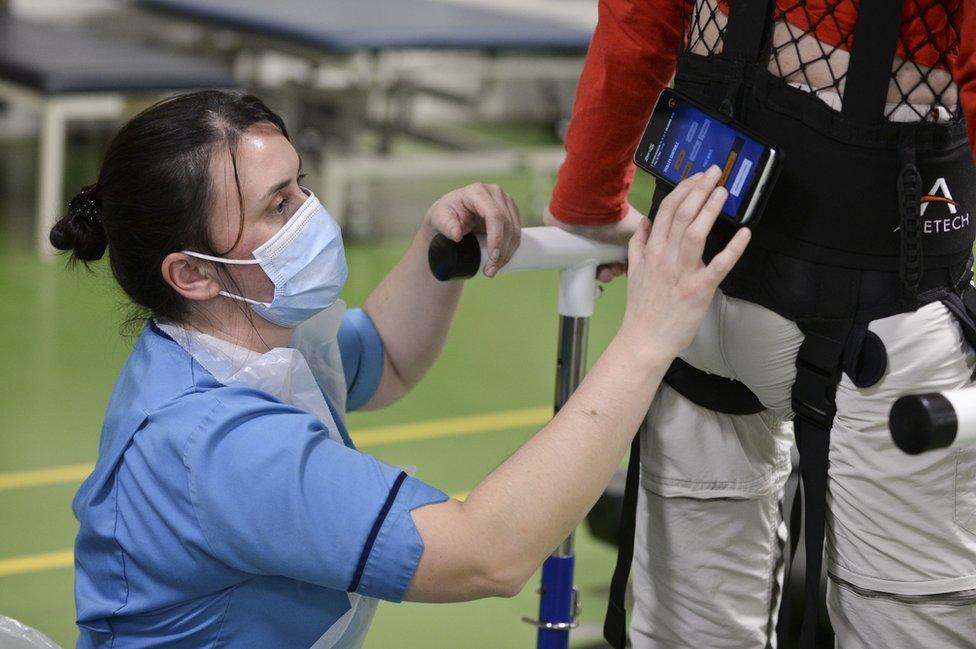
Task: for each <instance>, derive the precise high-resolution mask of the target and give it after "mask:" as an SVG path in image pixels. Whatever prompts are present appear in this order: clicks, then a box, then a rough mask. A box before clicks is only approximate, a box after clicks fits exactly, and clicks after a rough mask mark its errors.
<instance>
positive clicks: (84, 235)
mask: <svg viewBox="0 0 976 649" xmlns="http://www.w3.org/2000/svg"><path fill="white" fill-rule="evenodd" d="M97 192H98V188H97V187H96V186H95V185H88V186H87V187H83V188H82V189H81V191H79V192H78V193H77V194H75V197H74V198H72V199H71V202H70V203H69V204H68V213H67V214H65V215H64V216H63V217H61V220H59V221H58V222H57V223H56V224H55V225H54V227H53V228H51V234H50V237H49V238H50V241H51V245H52V246H54V247H55V248H57V249H58V250H71V251H72V256H73V257H74V258H75V259H80V260H81V261H95V260H96V259H101V258H102V255H104V254H105V248H106V246H107V245H108V239H107V238H106V236H105V227H104V226H103V225H102V214H101V202H100V201H99V200H98V196H97Z"/></svg>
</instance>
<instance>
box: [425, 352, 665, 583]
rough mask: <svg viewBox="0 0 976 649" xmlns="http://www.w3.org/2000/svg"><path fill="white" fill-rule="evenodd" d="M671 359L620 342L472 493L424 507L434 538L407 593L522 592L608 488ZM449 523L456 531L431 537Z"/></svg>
mask: <svg viewBox="0 0 976 649" xmlns="http://www.w3.org/2000/svg"><path fill="white" fill-rule="evenodd" d="M670 361H671V359H670V358H668V357H663V356H662V357H648V352H647V351H646V347H645V351H641V348H640V347H635V346H631V345H629V344H627V343H626V341H625V340H624V339H623V338H621V337H620V336H618V337H617V338H615V339H614V341H613V342H612V343H611V344H610V346H608V347H607V349H606V351H605V352H604V353H603V354H602V355H601V357H600V358H599V360H598V361H597V363H596V364H595V365H594V366H593V369H592V370H591V371H590V372H589V374H588V375H587V376H586V378H585V379H584V381H583V382H582V384H581V385H580V386H579V388H578V389H577V390H576V392H575V393H574V394H573V396H572V398H570V400H569V401H568V402H567V403H566V405H565V406H564V407H563V408H562V409H561V410H560V411H559V413H558V414H557V415H556V416H555V417H554V418H553V420H552V421H551V422H550V423H549V424H548V425H547V426H546V427H545V428H543V429H542V430H541V431H539V433H537V434H536V435H535V436H534V437H533V438H532V439H531V440H529V441H528V442H527V443H526V444H525V445H524V446H522V447H521V448H520V449H519V450H518V451H516V452H515V453H514V454H513V455H512V456H511V457H510V458H508V460H506V461H505V462H504V463H503V464H502V465H501V466H499V467H498V468H497V469H495V470H494V471H492V472H491V473H490V474H489V475H488V476H487V477H486V478H485V479H484V480H482V481H481V482H480V483H479V484H478V486H477V487H475V489H474V490H473V491H472V492H471V494H470V495H469V496H468V498H467V500H466V501H465V502H464V503H457V502H456V501H452V502H448V503H441V504H439V505H432V506H428V507H424V508H422V509H419V510H417V511H415V512H414V513H413V514H414V519H415V521H416V522H417V525H418V527H419V528H420V529H421V534H422V535H423V536H424V538H425V541H426V540H427V539H430V540H431V542H428V544H427V547H426V548H425V552H424V556H423V557H422V558H421V564H420V567H419V568H418V570H417V574H416V576H415V578H414V582H413V584H412V585H411V589H410V591H409V592H408V594H407V596H408V598H410V599H416V600H423V601H457V600H459V599H472V598H476V597H484V596H487V595H498V594H503V595H504V594H515V593H517V592H518V591H519V590H520V589H521V587H522V585H524V583H525V581H526V580H527V579H528V578H529V577H530V576H531V575H532V574H533V572H534V571H535V570H536V569H537V568H538V566H539V564H540V563H542V561H543V560H544V559H545V558H546V557H547V556H548V555H549V554H550V553H551V552H552V550H553V549H554V548H555V547H556V546H557V545H558V544H559V543H560V542H561V541H562V540H563V539H564V538H565V537H566V536H567V535H568V534H569V533H570V532H571V531H572V530H573V528H574V527H575V526H576V525H577V524H578V522H579V520H580V519H581V518H582V517H583V516H585V515H586V512H587V511H589V509H590V508H591V507H592V506H593V504H594V503H595V502H596V500H597V499H598V498H599V496H600V494H601V493H602V492H603V489H604V488H605V486H606V484H607V482H608V481H609V479H610V476H611V475H612V474H613V472H614V470H615V469H616V467H617V466H618V464H619V463H620V460H621V459H622V458H623V456H624V454H625V453H626V451H627V448H628V447H629V445H630V442H631V440H632V439H633V437H634V434H635V432H636V431H637V428H638V426H639V425H640V422H641V420H642V418H643V417H644V414H645V413H646V412H647V409H648V407H649V405H650V402H651V399H652V397H653V395H654V392H655V391H656V390H657V387H658V385H659V384H660V382H661V379H662V377H663V376H664V372H665V370H666V369H667V367H668V365H669V363H670ZM438 527H445V528H446V527H449V528H450V529H452V530H453V534H452V535H448V536H447V539H448V540H447V541H445V540H444V539H445V535H443V534H424V530H425V529H428V530H430V529H435V528H438Z"/></svg>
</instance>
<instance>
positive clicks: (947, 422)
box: [888, 393, 959, 455]
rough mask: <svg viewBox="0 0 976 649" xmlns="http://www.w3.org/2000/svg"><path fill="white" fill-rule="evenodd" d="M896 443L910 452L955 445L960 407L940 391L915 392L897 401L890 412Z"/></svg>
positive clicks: (912, 453)
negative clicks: (954, 404) (957, 408)
mask: <svg viewBox="0 0 976 649" xmlns="http://www.w3.org/2000/svg"><path fill="white" fill-rule="evenodd" d="M888 427H889V428H890V429H891V438H892V439H893V440H894V442H895V445H896V446H897V447H898V448H900V449H901V450H903V451H904V452H906V453H908V454H909V455H918V454H919V453H922V452H924V451H928V450H931V449H934V448H945V447H947V446H951V445H952V442H954V441H955V439H956V431H957V430H958V427H959V422H958V420H957V419H956V411H955V409H954V408H953V407H952V403H950V402H949V400H948V399H946V398H945V397H944V396H942V395H941V394H938V393H932V394H912V395H908V396H904V397H901V398H900V399H898V400H897V401H895V405H893V406H892V407H891V413H890V414H889V415H888Z"/></svg>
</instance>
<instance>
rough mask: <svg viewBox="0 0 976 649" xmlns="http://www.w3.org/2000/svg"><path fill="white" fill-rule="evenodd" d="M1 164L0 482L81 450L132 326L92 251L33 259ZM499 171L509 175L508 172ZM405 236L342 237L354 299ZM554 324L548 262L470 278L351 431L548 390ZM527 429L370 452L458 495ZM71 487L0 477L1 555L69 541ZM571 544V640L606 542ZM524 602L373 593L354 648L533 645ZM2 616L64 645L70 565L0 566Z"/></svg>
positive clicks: (529, 599)
mask: <svg viewBox="0 0 976 649" xmlns="http://www.w3.org/2000/svg"><path fill="white" fill-rule="evenodd" d="M79 155H81V157H84V156H83V154H79ZM0 165H2V166H0V232H2V236H3V239H2V243H0V297H2V299H0V340H2V341H3V344H2V346H0V350H2V356H3V357H2V362H0V385H2V387H3V390H2V392H0V412H2V414H3V417H2V420H0V421H2V423H0V485H2V479H3V475H4V474H9V473H10V472H15V471H23V470H30V469H40V468H46V467H55V466H60V465H71V464H77V463H86V462H92V461H93V460H94V458H95V454H96V449H97V443H98V432H99V427H100V425H101V418H102V413H103V410H104V407H105V403H106V400H107V397H108V395H109V392H110V390H111V387H112V384H113V381H114V379H115V376H116V373H117V372H118V369H119V367H120V366H121V364H122V362H123V361H124V359H125V357H126V354H127V352H128V348H129V346H130V344H131V338H127V337H125V336H124V335H123V334H122V333H121V332H120V323H121V322H122V321H123V320H124V319H125V317H126V315H127V309H126V305H125V301H124V299H123V298H122V296H121V295H120V294H119V293H118V292H117V291H116V290H115V288H114V286H113V284H112V282H111V280H110V278H109V277H108V276H107V273H106V267H105V265H104V263H102V264H97V265H96V266H95V267H94V268H93V270H94V272H92V273H89V272H86V271H85V270H84V268H76V269H74V270H71V271H68V270H66V269H65V268H64V264H63V262H62V261H60V260H59V261H56V262H54V263H50V262H49V263H44V262H42V261H40V260H38V259H37V258H36V257H35V255H34V254H33V252H32V251H31V250H30V249H29V246H28V243H29V239H28V234H29V224H30V219H29V218H28V217H26V216H25V214H29V213H30V210H31V209H32V200H33V199H32V191H33V189H32V187H29V186H28V183H31V182H32V178H31V174H30V173H28V172H25V170H24V169H25V167H26V168H27V169H31V168H33V160H32V154H31V152H30V151H29V150H26V149H23V148H20V147H14V148H13V149H11V148H10V147H9V146H8V145H2V146H0ZM75 166H76V167H78V169H76V170H75V171H74V172H72V173H75V174H76V176H78V177H80V178H81V179H82V180H85V178H84V173H85V170H86V169H87V168H88V166H87V165H86V164H84V163H83V162H77V163H76V164H75ZM69 171H70V170H69ZM18 178H19V179H20V181H16V179H18ZM511 182H512V184H513V185H515V186H518V185H519V182H520V179H517V178H515V179H511ZM79 184H80V183H79ZM69 186H70V185H69ZM327 201H328V197H325V202H326V203H327ZM418 218H419V215H418ZM404 246H405V242H402V241H401V242H393V243H384V244H372V245H364V244H352V245H349V246H348V257H349V266H350V281H349V284H348V286H347V288H346V291H345V294H344V298H345V299H346V301H347V302H348V303H349V304H351V305H357V304H361V303H362V301H363V299H364V298H365V296H366V295H367V293H368V292H369V290H370V289H371V288H372V287H373V286H375V284H376V283H377V282H378V281H379V280H380V279H381V278H382V277H383V275H384V274H385V273H386V272H387V270H388V269H389V268H390V267H392V265H393V264H394V263H395V262H396V260H397V259H398V258H399V255H400V254H401V252H402V250H403V249H404ZM623 301H624V285H623V283H622V282H617V283H615V284H614V285H611V286H610V287H609V288H608V290H607V292H606V294H605V295H604V297H603V298H602V299H601V300H600V301H599V302H598V304H597V309H598V312H597V314H596V315H595V316H594V318H592V323H591V331H590V361H591V362H592V361H593V360H594V359H595V358H596V356H597V354H598V353H599V351H600V350H601V349H602V348H603V347H604V346H605V345H606V343H607V341H608V340H609V339H610V337H611V336H612V334H613V332H614V331H615V328H616V325H617V323H618V322H619V317H620V315H621V313H622V308H623ZM556 324H557V316H556V275H555V273H531V274H519V275H510V276H504V275H503V276H502V277H500V278H498V279H495V280H492V281H486V280H483V279H482V280H478V281H472V282H470V283H469V285H468V287H467V289H466V292H465V296H464V299H463V301H462V303H461V307H460V310H459V313H458V315H457V318H456V323H455V326H454V329H453V331H452V334H451V336H450V339H449V341H448V344H447V347H446V349H445V351H444V354H443V356H442V358H441V359H440V361H439V362H438V363H437V365H436V366H435V367H434V368H433V370H432V371H431V372H430V374H429V376H428V377H427V378H426V379H425V381H424V382H423V383H422V384H421V385H420V386H419V387H418V388H417V389H416V390H415V391H414V392H413V393H412V394H410V395H409V396H408V397H406V398H405V399H404V400H403V401H402V402H400V403H398V404H395V405H394V406H392V407H390V408H388V409H386V410H383V411H380V412H375V413H365V414H357V413H354V414H352V415H351V416H350V418H349V423H350V429H351V431H352V434H353V438H354V439H355V435H356V430H357V429H362V428H363V427H372V426H378V425H384V424H390V423H404V422H416V421H422V420H428V419H440V418H444V417H457V416H464V415H473V414H482V413H492V412H502V411H508V410H512V409H517V408H525V407H533V406H547V405H549V404H551V400H552V395H553V379H554V371H555V370H554V368H555V350H556V340H555V334H556ZM532 432H533V429H531V428H515V429H511V430H501V431H495V432H485V433H478V434H468V435H463V436H448V437H440V438H437V439H429V440H420V441H410V442H402V443H395V444H387V445H382V446H375V447H371V448H370V449H369V450H370V452H373V453H374V454H375V455H376V456H377V457H379V458H380V459H382V460H384V461H387V462H390V463H395V464H404V465H406V464H409V465H416V466H417V467H418V468H419V476H420V477H421V478H423V479H424V480H427V481H429V482H431V483H432V484H434V485H436V486H438V487H440V488H442V489H444V490H445V491H447V492H449V493H458V492H465V491H467V490H469V489H470V488H471V487H473V486H474V485H475V484H476V483H477V482H478V480H479V479H481V477H482V476H484V475H485V474H486V473H487V472H488V471H490V470H491V469H492V468H493V467H494V466H495V465H497V464H498V463H499V462H500V461H502V460H503V459H504V458H505V457H506V456H507V455H508V454H510V453H511V452H512V451H513V450H514V449H515V448H517V447H518V445H519V444H520V443H521V442H522V441H524V440H525V439H526V438H527V437H528V436H530V435H531V434H532ZM76 488H77V483H76V482H70V483H64V484H55V485H47V486H35V487H16V488H9V487H8V488H4V487H3V486H0V565H2V564H3V562H4V561H5V560H8V559H10V558H13V557H25V556H30V555H36V554H43V553H52V552H59V551H64V550H67V549H69V548H70V547H71V545H72V542H73V539H74V535H75V532H76V529H77V525H76V522H75V520H74V518H73V516H72V514H71V511H70V502H71V498H72V496H73V494H74V491H75V489H76ZM529 497H531V495H530V494H526V498H529ZM577 549H578V554H579V559H578V564H577V571H578V579H577V582H578V584H579V586H580V589H581V592H582V600H583V620H582V621H583V623H584V626H583V628H581V630H580V633H579V634H577V641H576V643H575V644H576V645H577V646H585V645H586V644H588V643H587V640H589V641H592V640H594V639H595V637H596V636H597V635H598V631H597V625H598V624H599V622H600V620H601V619H602V613H603V610H604V606H605V598H606V595H605V589H606V586H607V584H608V582H609V575H610V570H611V566H612V560H613V556H614V554H613V552H612V551H611V549H610V548H608V547H606V546H604V545H602V544H600V543H598V542H596V541H594V540H593V539H591V538H590V537H589V536H588V535H587V533H585V532H583V533H581V534H580V535H579V539H578V543H577ZM536 605H537V595H536V593H535V580H533V582H530V586H529V587H527V588H526V589H525V591H524V592H523V593H522V594H521V595H519V596H518V597H516V598H514V599H511V600H504V599H493V600H487V601H482V602H475V603H468V604H458V605H436V606H435V605H421V604H402V605H390V604H384V605H382V606H381V607H380V610H379V613H378V615H377V617H376V622H375V624H374V626H373V629H372V631H371V634H370V636H369V639H368V641H367V643H366V646H367V647H369V648H373V649H376V648H380V647H406V648H409V647H426V648H438V647H444V648H448V647H450V648H452V649H453V648H457V647H469V648H477V647H486V648H487V647H492V648H499V647H505V648H509V647H513V648H517V647H532V646H534V633H533V631H532V629H531V628H530V627H529V626H528V625H526V624H524V623H522V622H521V621H520V619H521V616H523V615H530V616H531V615H534V614H535V612H536V610H535V609H536ZM0 614H3V615H7V616H11V617H14V618H17V619H19V620H21V621H23V622H24V623H26V624H29V625H31V626H34V627H37V628H38V629H40V630H42V631H44V632H45V633H47V634H49V635H50V636H51V637H52V638H53V639H54V640H55V641H57V642H58V643H61V644H62V645H64V646H70V645H73V643H74V638H75V631H74V623H73V620H74V605H73V598H72V571H71V569H70V568H47V569H42V568H35V569H33V570H31V571H29V572H25V573H23V574H15V575H6V576H0Z"/></svg>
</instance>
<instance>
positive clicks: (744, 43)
mask: <svg viewBox="0 0 976 649" xmlns="http://www.w3.org/2000/svg"><path fill="white" fill-rule="evenodd" d="M774 4H775V3H774V2H772V0H733V1H732V2H730V3H729V22H728V25H726V27H725V44H724V46H723V51H724V53H725V55H726V56H727V57H729V58H732V59H739V60H743V61H749V62H750V63H754V62H756V61H759V60H760V59H761V58H762V54H763V51H764V50H765V48H766V41H767V38H766V36H767V34H768V33H769V30H768V27H769V24H770V22H771V18H772V15H773V6H774Z"/></svg>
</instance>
